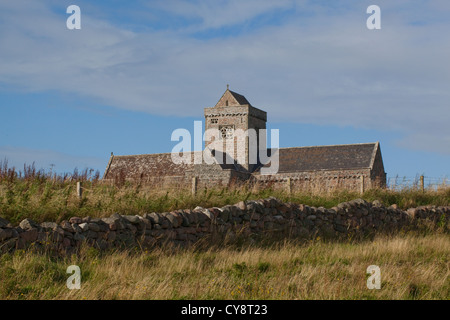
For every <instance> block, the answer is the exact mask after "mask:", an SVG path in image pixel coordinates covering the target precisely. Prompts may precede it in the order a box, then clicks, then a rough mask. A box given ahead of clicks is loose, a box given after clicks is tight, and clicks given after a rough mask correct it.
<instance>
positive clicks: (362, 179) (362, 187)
mask: <svg viewBox="0 0 450 320" xmlns="http://www.w3.org/2000/svg"><path fill="white" fill-rule="evenodd" d="M360 180H361V190H360V191H361V194H363V193H364V176H361V177H360Z"/></svg>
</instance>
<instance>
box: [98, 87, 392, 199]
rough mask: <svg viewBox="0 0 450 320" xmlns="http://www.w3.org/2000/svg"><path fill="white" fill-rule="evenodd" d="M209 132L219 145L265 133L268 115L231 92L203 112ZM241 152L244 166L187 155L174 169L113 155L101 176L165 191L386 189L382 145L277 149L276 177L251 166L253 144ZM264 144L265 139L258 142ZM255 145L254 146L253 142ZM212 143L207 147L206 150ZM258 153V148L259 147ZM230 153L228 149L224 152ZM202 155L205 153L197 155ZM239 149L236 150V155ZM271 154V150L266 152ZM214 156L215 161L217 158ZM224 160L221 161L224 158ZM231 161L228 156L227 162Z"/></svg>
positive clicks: (160, 158) (148, 158) (145, 157)
mask: <svg viewBox="0 0 450 320" xmlns="http://www.w3.org/2000/svg"><path fill="white" fill-rule="evenodd" d="M204 115H205V130H208V129H211V128H215V129H218V130H219V131H218V132H219V139H223V140H227V141H229V140H230V139H233V143H236V140H234V139H235V138H234V137H233V132H234V130H237V129H242V130H244V131H245V130H248V129H256V132H258V129H266V122H267V113H266V112H265V111H263V110H260V109H258V108H255V107H253V106H252V105H251V104H250V102H248V100H247V99H246V98H245V97H244V96H242V95H240V94H238V93H236V92H233V91H231V90H229V89H228V88H227V90H226V91H225V93H224V94H223V95H222V97H221V98H220V100H219V101H218V102H217V104H216V105H215V106H214V107H212V108H205V109H204ZM246 139H247V140H246V141H245V143H244V146H245V148H241V149H239V150H241V151H237V152H245V154H241V158H238V159H242V158H243V159H245V160H244V162H243V163H242V161H241V162H239V163H238V162H237V161H216V162H215V163H213V164H207V163H205V162H204V161H203V163H200V164H196V163H195V162H194V157H195V156H196V153H197V151H195V152H190V153H188V154H185V155H187V156H188V157H191V160H192V161H188V162H190V163H181V164H176V163H174V161H173V160H172V154H171V153H159V154H141V155H121V156H117V155H113V154H111V158H110V159H109V162H108V165H107V168H106V171H105V173H104V175H103V179H104V180H105V181H118V180H120V181H125V180H131V181H140V182H142V183H145V184H152V185H155V186H158V187H161V188H169V187H181V188H185V187H189V188H190V187H191V186H192V187H194V188H204V187H206V188H214V187H230V186H233V185H242V184H246V185H248V186H250V187H252V188H274V189H278V188H283V189H287V190H289V191H295V190H300V189H302V190H312V191H314V190H317V191H327V190H331V189H334V188H347V189H351V190H357V191H364V190H366V189H369V188H374V187H384V186H385V185H386V173H385V172H384V166H383V159H382V156H381V150H380V144H379V143H378V142H375V143H361V144H346V145H331V146H315V147H292V148H279V149H278V150H277V152H278V159H279V160H278V161H279V164H278V171H277V173H273V174H264V172H263V171H264V170H262V168H263V167H264V166H263V165H262V164H261V163H258V161H257V162H256V163H255V164H253V163H252V162H250V161H249V149H250V147H251V146H249V141H250V140H249V139H248V137H247V138H246ZM257 139H258V140H259V139H266V137H259V136H258V137H257ZM252 141H253V140H252ZM207 147H208V143H205V148H207ZM257 148H259V144H258V143H257ZM223 150H229V149H223ZM198 152H199V153H202V152H201V151H198ZM237 152H236V148H235V153H234V154H237ZM268 152H269V153H270V152H271V151H270V149H269V150H268ZM212 154H213V156H214V157H215V158H216V159H217V157H218V155H217V154H214V151H212ZM222 156H223V155H222ZM228 156H229V155H226V157H228Z"/></svg>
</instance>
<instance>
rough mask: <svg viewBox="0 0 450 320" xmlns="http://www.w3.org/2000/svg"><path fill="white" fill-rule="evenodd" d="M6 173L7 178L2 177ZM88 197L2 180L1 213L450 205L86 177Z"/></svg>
mask: <svg viewBox="0 0 450 320" xmlns="http://www.w3.org/2000/svg"><path fill="white" fill-rule="evenodd" d="M0 177H1V176H0ZM83 187H84V188H85V189H84V191H83V197H82V198H81V199H79V198H78V196H77V195H76V181H69V180H60V179H51V178H44V179H43V178H34V179H24V178H15V179H12V181H11V180H8V179H5V178H4V179H0V216H1V217H3V218H5V219H7V220H9V221H10V222H12V223H14V224H16V223H18V222H20V221H21V220H22V219H24V218H31V219H33V220H36V221H37V222H43V221H57V222H60V221H62V220H64V219H68V218H70V217H71V216H91V217H103V216H109V215H111V214H112V213H115V212H119V213H121V214H140V215H142V214H144V213H146V212H165V211H171V210H175V209H193V208H195V207H196V206H203V207H213V206H218V207H220V206H224V205H227V204H235V203H237V202H239V201H242V200H254V199H261V198H268V197H270V196H275V197H277V198H279V199H280V200H282V201H287V202H295V203H302V204H307V205H310V206H315V207H320V206H323V207H327V208H330V207H333V206H335V205H337V204H339V203H341V202H344V201H350V200H353V199H356V198H363V199H365V200H367V201H373V200H380V201H381V202H382V203H383V204H384V205H386V206H389V205H392V204H394V203H395V204H397V205H398V206H399V207H400V208H404V209H406V208H410V207H416V206H420V205H428V204H434V205H443V206H444V205H450V188H449V187H447V188H441V189H438V190H425V191H424V192H422V191H420V190H416V189H403V190H400V191H393V190H388V189H372V190H368V191H366V192H365V193H364V194H362V195H361V194H360V193H358V192H352V191H348V190H337V191H333V192H327V193H320V194H319V193H313V192H293V193H292V194H289V193H287V192H286V191H283V190H272V189H265V190H257V191H255V190H251V189H248V188H246V187H239V188H217V189H208V190H207V189H204V190H200V191H199V192H198V194H197V195H196V196H193V195H192V194H191V192H190V190H183V189H172V190H168V191H161V190H160V189H157V188H154V187H150V186H143V185H138V184H131V183H125V184H124V185H123V186H121V187H118V186H115V185H111V184H104V183H102V182H101V181H99V180H85V181H83Z"/></svg>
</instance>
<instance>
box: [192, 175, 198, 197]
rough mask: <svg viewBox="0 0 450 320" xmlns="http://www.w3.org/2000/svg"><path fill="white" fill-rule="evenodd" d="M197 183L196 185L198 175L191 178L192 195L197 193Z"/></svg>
mask: <svg viewBox="0 0 450 320" xmlns="http://www.w3.org/2000/svg"><path fill="white" fill-rule="evenodd" d="M197 185H198V177H193V178H192V195H193V196H195V195H196V194H197Z"/></svg>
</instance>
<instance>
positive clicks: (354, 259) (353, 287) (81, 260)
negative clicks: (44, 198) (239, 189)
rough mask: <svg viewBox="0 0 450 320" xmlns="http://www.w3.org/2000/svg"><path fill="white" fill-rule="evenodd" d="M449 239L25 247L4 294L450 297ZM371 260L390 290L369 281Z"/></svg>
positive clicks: (9, 263)
mask: <svg viewBox="0 0 450 320" xmlns="http://www.w3.org/2000/svg"><path fill="white" fill-rule="evenodd" d="M449 248H450V239H449V237H448V234H442V233H437V234H436V233H434V234H425V235H424V234H421V235H418V234H405V235H397V236H395V237H387V236H383V237H377V238H376V239H375V240H374V241H370V242H359V243H355V242H353V243H352V242H339V243H336V242H334V243H327V242H323V241H321V240H315V241H312V242H308V243H303V244H299V243H298V244H296V243H292V242H288V243H278V244H272V245H270V246H263V245H252V246H243V247H233V246H227V247H225V248H219V247H214V248H210V249H208V250H195V249H190V250H169V249H165V250H164V249H156V250H154V251H152V252H142V251H135V252H130V251H128V252H124V251H122V252H113V253H107V254H101V253H99V252H98V251H96V250H95V249H93V248H90V249H89V248H85V249H84V250H83V252H82V253H81V254H80V255H79V256H75V255H74V256H72V257H66V258H53V257H50V256H48V255H42V254H41V255H38V254H33V253H30V252H23V251H17V252H16V253H14V254H5V255H3V256H1V257H0V299H257V300H259V299H440V300H446V299H449V298H450V279H449V275H450V271H449ZM69 265H78V266H79V267H80V269H81V289H79V290H69V289H68V288H67V287H66V281H67V279H68V277H69V276H70V274H67V273H66V269H67V267H68V266H69ZM369 265H377V266H379V267H380V271H381V289H372V290H369V289H368V288H367V285H366V283H367V278H368V274H366V269H367V267H368V266H369Z"/></svg>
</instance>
